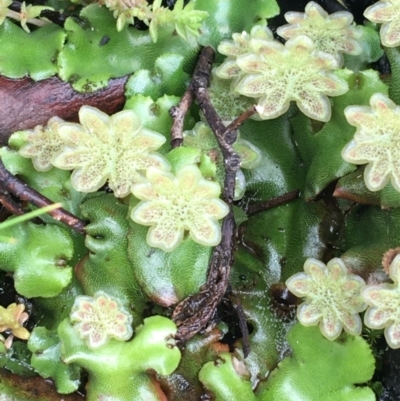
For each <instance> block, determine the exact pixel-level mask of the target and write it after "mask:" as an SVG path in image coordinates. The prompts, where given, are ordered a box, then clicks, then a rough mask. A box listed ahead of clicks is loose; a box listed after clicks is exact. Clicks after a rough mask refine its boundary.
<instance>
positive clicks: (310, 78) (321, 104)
mask: <svg viewBox="0 0 400 401" xmlns="http://www.w3.org/2000/svg"><path fill="white" fill-rule="evenodd" d="M252 46H253V49H254V51H253V52H252V53H248V54H244V55H242V56H239V57H238V58H237V59H236V63H237V65H238V66H239V68H240V69H241V70H242V71H243V72H244V74H243V75H240V78H241V79H240V81H239V83H238V84H237V85H236V90H237V91H238V92H239V93H240V94H242V95H245V96H249V97H253V98H256V99H258V103H257V106H256V110H257V112H258V113H259V115H260V117H261V118H262V119H264V120H267V119H272V118H276V117H279V116H280V115H282V114H283V113H285V112H286V111H287V110H288V109H289V106H290V102H291V101H292V100H293V101H295V102H296V103H297V106H298V107H299V109H300V110H301V111H302V112H303V113H304V114H305V115H307V116H308V117H310V118H313V119H315V120H318V121H329V120H330V118H331V105H330V101H329V98H328V96H339V95H342V94H344V93H345V92H347V90H348V85H347V83H346V82H345V81H344V80H343V79H341V78H339V77H338V76H337V75H335V74H334V73H333V72H334V70H336V69H337V68H339V64H338V62H337V61H336V59H335V58H334V57H333V56H332V55H330V54H328V53H324V52H320V51H318V50H316V48H315V44H314V43H313V42H312V40H311V39H310V38H308V37H306V36H299V37H296V38H294V39H290V40H288V41H287V42H286V44H285V45H283V44H281V43H279V42H277V41H269V42H268V41H265V40H258V39H253V40H252ZM293 60H296V63H293Z"/></svg>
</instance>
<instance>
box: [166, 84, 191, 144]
mask: <svg viewBox="0 0 400 401" xmlns="http://www.w3.org/2000/svg"><path fill="white" fill-rule="evenodd" d="M192 103H193V90H192V86H191V84H189V86H188V88H187V89H186V92H185V93H184V95H183V96H182V99H181V101H180V102H179V104H178V106H173V107H171V108H170V110H169V115H170V116H171V117H172V118H173V119H174V122H173V124H172V128H171V148H172V149H175V148H179V146H182V143H183V134H182V133H183V122H184V120H185V115H186V113H187V112H188V110H189V108H190V106H191V105H192Z"/></svg>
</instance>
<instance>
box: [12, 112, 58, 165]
mask: <svg viewBox="0 0 400 401" xmlns="http://www.w3.org/2000/svg"><path fill="white" fill-rule="evenodd" d="M63 122H65V121H64V120H62V119H61V118H58V117H52V118H50V120H49V121H48V123H47V125H46V126H44V127H43V126H42V125H38V126H36V127H35V129H34V130H29V131H25V133H26V134H27V141H26V143H25V145H23V146H22V147H21V149H20V150H19V154H20V155H21V156H23V157H27V158H31V159H32V163H33V166H34V167H35V169H36V170H38V171H48V170H50V169H51V168H52V167H53V164H52V163H51V160H52V159H53V157H54V156H55V155H56V154H57V153H58V152H59V151H60V150H61V148H62V145H63V144H64V142H63V140H62V139H61V137H60V136H59V135H58V133H57V129H58V127H59V125H60V124H61V123H63Z"/></svg>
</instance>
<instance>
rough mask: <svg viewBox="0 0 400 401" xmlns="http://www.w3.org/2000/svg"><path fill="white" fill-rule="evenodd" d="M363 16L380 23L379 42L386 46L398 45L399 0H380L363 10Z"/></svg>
mask: <svg viewBox="0 0 400 401" xmlns="http://www.w3.org/2000/svg"><path fill="white" fill-rule="evenodd" d="M364 17H365V18H367V19H369V20H370V21H372V22H376V23H378V24H380V23H381V24H382V26H381V29H380V37H381V42H382V44H383V45H384V46H387V47H397V46H399V45H400V0H381V1H378V2H376V3H375V4H373V5H372V6H370V7H368V8H367V9H366V10H365V11H364Z"/></svg>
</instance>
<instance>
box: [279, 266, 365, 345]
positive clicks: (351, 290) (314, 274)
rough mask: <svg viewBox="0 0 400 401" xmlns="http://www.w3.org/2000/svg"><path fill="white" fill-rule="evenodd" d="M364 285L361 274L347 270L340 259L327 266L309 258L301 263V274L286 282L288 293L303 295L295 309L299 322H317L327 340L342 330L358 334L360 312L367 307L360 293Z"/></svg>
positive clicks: (305, 323) (333, 337) (306, 323)
mask: <svg viewBox="0 0 400 401" xmlns="http://www.w3.org/2000/svg"><path fill="white" fill-rule="evenodd" d="M364 284H365V283H364V280H363V279H362V278H361V277H359V276H356V275H354V274H350V273H349V271H348V269H347V267H346V266H345V264H344V263H343V261H342V260H341V259H339V258H334V259H332V260H331V261H330V262H329V263H328V264H327V265H325V264H324V263H322V262H320V261H319V260H316V259H313V258H309V259H307V260H306V262H305V263H304V273H297V274H295V275H294V276H292V277H290V278H289V279H288V280H287V281H286V286H287V287H288V289H289V291H290V292H292V293H293V294H294V295H296V296H298V297H300V298H305V301H304V302H303V303H302V304H301V305H300V306H299V307H298V309H297V318H298V320H299V322H300V323H301V324H302V325H304V326H314V325H317V324H318V323H319V327H320V330H321V333H322V334H323V335H324V336H325V337H326V338H327V339H328V340H335V339H336V338H337V337H339V335H340V333H341V332H342V329H344V330H345V331H347V332H348V333H350V334H353V335H359V334H361V328H362V323H361V318H360V316H359V313H360V312H362V311H364V310H365V309H366V307H367V305H366V304H365V303H364V301H363V300H362V298H361V295H360V289H361V287H362V286H363V285H364Z"/></svg>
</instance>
